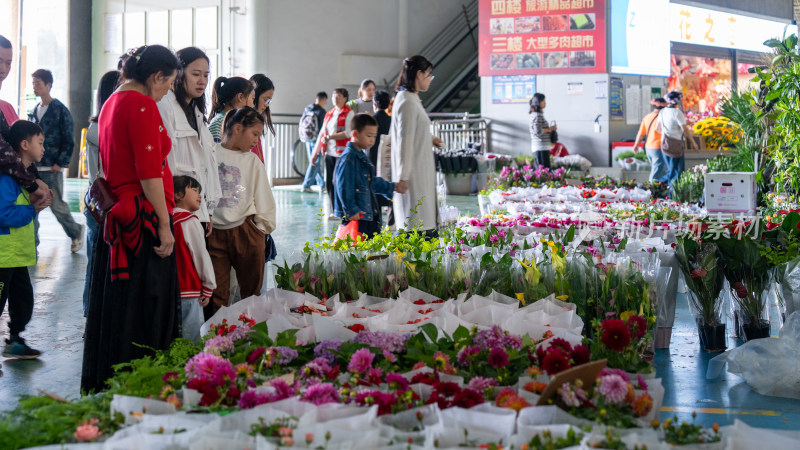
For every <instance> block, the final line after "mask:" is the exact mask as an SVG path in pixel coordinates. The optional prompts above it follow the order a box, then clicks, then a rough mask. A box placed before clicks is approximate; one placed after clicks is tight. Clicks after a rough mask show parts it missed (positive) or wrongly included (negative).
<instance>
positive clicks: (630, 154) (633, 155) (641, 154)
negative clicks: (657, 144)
mask: <svg viewBox="0 0 800 450" xmlns="http://www.w3.org/2000/svg"><path fill="white" fill-rule="evenodd" d="M628 158H634V159H638V160H639V161H645V162H646V161H647V154H645V152H638V153H634V152H632V151H630V150H629V151H625V152H620V153H619V154H618V155H617V157H616V158H614V160H616V161H622V160H624V159H628Z"/></svg>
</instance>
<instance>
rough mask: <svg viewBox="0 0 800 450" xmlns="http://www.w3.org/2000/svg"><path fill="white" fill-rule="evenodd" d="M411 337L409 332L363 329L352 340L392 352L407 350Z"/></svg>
mask: <svg viewBox="0 0 800 450" xmlns="http://www.w3.org/2000/svg"><path fill="white" fill-rule="evenodd" d="M410 337H411V335H410V334H408V333H406V334H401V333H387V332H384V331H370V330H363V331H361V332H359V333H358V334H357V335H356V337H355V338H354V339H353V341H352V342H355V343H358V344H362V345H367V346H370V347H375V348H379V349H381V350H386V351H388V352H390V353H403V352H404V351H405V350H406V341H407V340H408V338H410Z"/></svg>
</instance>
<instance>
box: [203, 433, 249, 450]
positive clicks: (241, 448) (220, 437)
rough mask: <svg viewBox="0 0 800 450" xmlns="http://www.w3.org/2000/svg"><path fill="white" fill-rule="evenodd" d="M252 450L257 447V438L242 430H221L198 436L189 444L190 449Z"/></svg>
mask: <svg viewBox="0 0 800 450" xmlns="http://www.w3.org/2000/svg"><path fill="white" fill-rule="evenodd" d="M220 448H224V449H226V450H252V449H253V448H256V439H255V438H254V437H252V436H248V435H246V434H243V433H240V432H238V431H237V432H233V433H228V432H220V433H217V434H215V435H211V434H208V435H203V436H200V435H198V436H196V437H195V439H194V440H193V441H192V443H191V444H190V445H189V450H217V449H220Z"/></svg>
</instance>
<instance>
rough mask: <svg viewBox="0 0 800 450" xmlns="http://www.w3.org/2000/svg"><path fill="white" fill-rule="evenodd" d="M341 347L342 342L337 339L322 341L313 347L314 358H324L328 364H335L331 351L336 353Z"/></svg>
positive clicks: (334, 357)
mask: <svg viewBox="0 0 800 450" xmlns="http://www.w3.org/2000/svg"><path fill="white" fill-rule="evenodd" d="M341 346H342V341H340V340H337V339H328V340H325V341H322V342H320V343H319V344H317V346H316V347H314V356H316V357H317V358H325V359H326V360H327V361H328V363H329V364H333V363H335V362H336V355H334V354H333V353H332V352H331V350H333V351H338V350H339V347H341Z"/></svg>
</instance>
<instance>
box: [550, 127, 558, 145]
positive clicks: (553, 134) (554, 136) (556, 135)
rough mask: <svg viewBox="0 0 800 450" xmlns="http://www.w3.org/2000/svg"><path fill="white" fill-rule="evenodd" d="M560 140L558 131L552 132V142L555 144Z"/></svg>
mask: <svg viewBox="0 0 800 450" xmlns="http://www.w3.org/2000/svg"><path fill="white" fill-rule="evenodd" d="M556 142H558V131H556V130H553V131H551V132H550V143H552V144H555V143H556Z"/></svg>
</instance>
